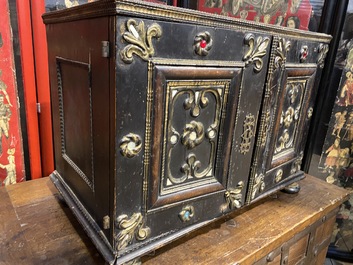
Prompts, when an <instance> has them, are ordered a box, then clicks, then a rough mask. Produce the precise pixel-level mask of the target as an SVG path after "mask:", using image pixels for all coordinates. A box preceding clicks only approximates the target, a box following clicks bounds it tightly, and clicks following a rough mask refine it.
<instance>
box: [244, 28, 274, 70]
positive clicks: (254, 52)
mask: <svg viewBox="0 0 353 265" xmlns="http://www.w3.org/2000/svg"><path fill="white" fill-rule="evenodd" d="M244 42H245V44H246V45H248V46H249V49H248V51H247V53H246V54H245V55H244V57H243V61H244V62H245V66H247V65H249V64H251V63H254V71H255V72H260V71H261V69H262V67H263V64H264V62H263V60H262V57H264V56H265V55H266V52H267V50H266V49H267V46H268V44H269V43H270V39H269V38H268V37H262V36H259V37H257V39H256V41H255V35H254V34H252V33H249V34H246V36H245V39H244Z"/></svg>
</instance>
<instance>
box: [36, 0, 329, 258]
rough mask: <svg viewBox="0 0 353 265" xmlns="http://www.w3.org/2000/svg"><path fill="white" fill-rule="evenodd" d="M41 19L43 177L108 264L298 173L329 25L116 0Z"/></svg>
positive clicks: (270, 189) (146, 249)
mask: <svg viewBox="0 0 353 265" xmlns="http://www.w3.org/2000/svg"><path fill="white" fill-rule="evenodd" d="M43 19H44V22H45V24H46V29H47V38H48V50H49V67H50V80H51V84H50V86H51V98H52V111H53V132H54V138H55V143H54V144H55V161H56V170H55V171H54V172H53V174H52V175H51V178H52V180H53V181H54V183H55V185H56V186H57V188H58V189H59V190H60V192H61V193H62V194H63V196H64V198H65V200H66V201H67V203H68V204H69V205H70V206H71V208H72V210H73V212H74V213H75V215H76V216H77V218H78V219H79V221H80V222H81V223H82V225H83V226H84V228H85V230H86V231H87V232H88V234H89V235H90V237H91V238H92V240H93V242H94V243H95V245H96V246H97V248H98V249H99V250H100V252H101V253H102V255H103V256H104V258H105V259H106V260H107V261H108V262H109V263H110V264H121V263H125V262H128V261H130V260H132V259H134V258H137V257H139V256H141V255H143V254H146V253H148V252H150V251H152V250H154V249H156V248H158V247H160V246H162V245H164V244H166V243H168V242H170V241H172V240H174V239H176V238H178V237H180V236H182V235H184V234H186V233H188V232H189V231H192V230H194V229H197V228H198V227H201V226H203V225H205V224H207V223H209V222H211V221H212V220H214V219H216V218H218V217H220V216H222V215H224V214H226V213H228V212H231V211H233V210H234V209H237V208H241V207H242V206H243V205H246V204H249V203H251V202H253V201H256V200H258V199H260V198H262V197H264V196H266V195H268V194H270V193H273V192H275V191H277V190H279V189H282V188H284V187H285V186H288V185H289V184H291V183H293V182H295V181H296V180H298V179H300V178H302V177H303V176H304V174H303V172H302V171H300V164H301V159H302V157H303V148H304V145H305V139H306V132H307V129H308V126H309V122H310V117H311V115H312V108H313V104H314V99H315V94H316V93H317V90H318V80H319V78H320V74H321V71H322V67H323V64H324V59H325V55H326V53H327V50H328V43H329V41H330V37H329V36H328V35H324V34H316V33H310V32H304V31H297V30H290V29H284V28H279V27H275V26H266V25H263V24H255V23H251V22H245V21H239V20H234V19H230V18H226V17H222V16H216V15H211V14H207V13H202V12H196V11H193V10H186V9H185V10H184V9H180V8H174V7H168V6H163V5H157V4H150V3H144V2H139V1H124V0H123V1H113V0H102V1H97V2H94V3H91V4H87V5H82V6H79V7H75V8H71V9H68V10H63V11H56V12H51V13H48V14H45V15H44V16H43Z"/></svg>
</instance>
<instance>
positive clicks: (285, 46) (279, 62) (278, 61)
mask: <svg viewBox="0 0 353 265" xmlns="http://www.w3.org/2000/svg"><path fill="white" fill-rule="evenodd" d="M290 47H291V43H290V41H286V39H285V38H279V41H278V46H277V48H276V50H275V52H276V57H275V68H281V67H283V66H284V65H285V63H286V58H287V52H288V51H289V50H290Z"/></svg>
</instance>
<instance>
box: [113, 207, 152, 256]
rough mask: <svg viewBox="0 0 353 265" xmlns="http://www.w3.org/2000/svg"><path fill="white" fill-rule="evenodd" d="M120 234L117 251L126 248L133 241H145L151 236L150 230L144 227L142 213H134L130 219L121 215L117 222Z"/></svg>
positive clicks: (117, 239)
mask: <svg viewBox="0 0 353 265" xmlns="http://www.w3.org/2000/svg"><path fill="white" fill-rule="evenodd" d="M116 226H117V229H118V230H119V233H118V234H117V235H116V237H115V240H116V250H117V251H119V250H122V249H124V248H126V247H127V246H128V245H129V244H131V242H132V241H133V239H134V238H135V239H136V240H138V241H142V240H145V239H146V238H147V237H148V236H149V235H150V232H151V231H150V229H149V228H148V227H144V224H143V217H142V214H141V213H134V214H133V215H132V216H131V217H130V218H129V217H128V216H127V215H126V214H123V215H120V216H119V217H118V218H117V221H116Z"/></svg>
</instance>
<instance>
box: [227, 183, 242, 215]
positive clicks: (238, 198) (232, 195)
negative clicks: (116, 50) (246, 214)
mask: <svg viewBox="0 0 353 265" xmlns="http://www.w3.org/2000/svg"><path fill="white" fill-rule="evenodd" d="M243 188H244V182H243V181H240V182H239V183H238V185H237V187H236V188H235V189H229V190H227V191H226V192H225V194H224V197H225V199H226V201H227V203H228V205H229V208H230V209H234V208H236V209H238V208H240V207H241V206H242V197H243V195H242V193H241V192H242V190H243Z"/></svg>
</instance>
